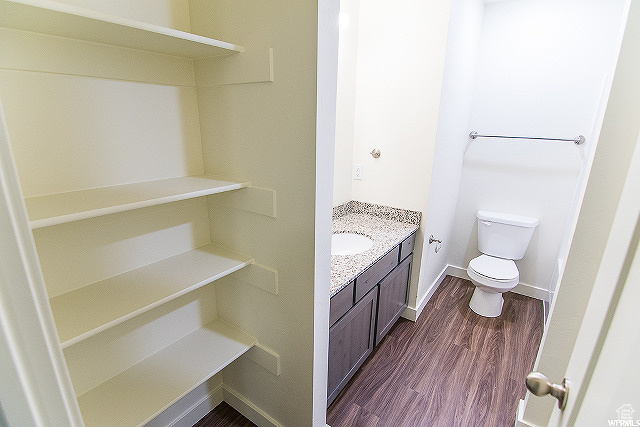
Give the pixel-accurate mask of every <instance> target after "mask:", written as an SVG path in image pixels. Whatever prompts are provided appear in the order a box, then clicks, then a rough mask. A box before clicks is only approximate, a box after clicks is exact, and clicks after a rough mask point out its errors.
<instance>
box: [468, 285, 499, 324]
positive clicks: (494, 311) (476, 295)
mask: <svg viewBox="0 0 640 427" xmlns="http://www.w3.org/2000/svg"><path fill="white" fill-rule="evenodd" d="M502 304H504V299H503V298H502V294H501V293H500V292H486V291H484V290H482V289H480V288H479V287H477V286H476V290H475V291H473V296H472V297H471V301H469V308H471V310H473V311H474V312H475V313H477V314H479V315H480V316H484V317H498V316H500V314H501V313H502Z"/></svg>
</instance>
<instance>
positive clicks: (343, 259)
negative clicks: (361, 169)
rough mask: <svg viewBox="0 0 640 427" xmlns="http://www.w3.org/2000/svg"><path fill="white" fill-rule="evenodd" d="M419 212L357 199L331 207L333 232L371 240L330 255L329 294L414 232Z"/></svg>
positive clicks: (332, 293)
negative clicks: (352, 251)
mask: <svg viewBox="0 0 640 427" xmlns="http://www.w3.org/2000/svg"><path fill="white" fill-rule="evenodd" d="M421 216H422V214H421V213H420V212H417V211H410V210H406V209H396V208H391V207H387V206H380V205H374V204H370V203H363V202H357V201H351V202H347V203H345V204H343V205H340V206H337V207H335V208H333V233H357V234H362V235H365V236H367V237H369V238H370V239H371V240H373V246H372V247H371V249H369V250H367V251H365V252H362V253H359V254H356V255H332V256H331V296H334V295H335V294H337V293H338V292H340V291H341V290H342V289H343V288H344V287H345V286H346V285H348V284H349V282H351V281H352V280H353V279H355V278H356V277H357V276H358V275H359V274H360V273H362V272H363V271H364V270H366V269H367V268H368V267H369V266H371V265H373V264H374V263H375V262H376V261H378V260H379V259H380V258H382V257H383V256H384V255H386V254H387V253H388V252H389V251H390V250H391V249H393V248H394V247H395V246H396V245H398V244H399V243H401V242H402V241H403V240H404V239H406V238H407V237H409V236H410V235H411V234H412V233H413V232H415V231H416V230H417V229H418V227H419V225H420V219H421Z"/></svg>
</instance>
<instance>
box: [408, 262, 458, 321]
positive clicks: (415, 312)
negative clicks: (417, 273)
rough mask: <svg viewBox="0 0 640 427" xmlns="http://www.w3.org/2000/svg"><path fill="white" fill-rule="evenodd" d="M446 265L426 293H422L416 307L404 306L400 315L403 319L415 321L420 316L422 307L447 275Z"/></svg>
mask: <svg viewBox="0 0 640 427" xmlns="http://www.w3.org/2000/svg"><path fill="white" fill-rule="evenodd" d="M448 267H449V266H446V267H445V268H443V269H442V271H441V272H440V274H439V275H438V278H437V279H436V280H434V282H433V283H432V284H431V287H430V288H429V290H428V291H427V293H426V294H424V296H423V297H422V299H421V300H420V302H419V303H418V305H417V306H416V307H407V308H405V310H404V312H403V313H402V317H404V318H405V319H408V320H411V321H412V322H415V321H417V320H418V317H420V314H421V313H422V310H424V307H425V306H426V305H427V303H428V302H429V300H430V299H431V297H432V296H433V294H434V293H435V292H436V290H437V289H438V286H440V284H441V283H442V281H443V280H444V278H445V277H447V268H448Z"/></svg>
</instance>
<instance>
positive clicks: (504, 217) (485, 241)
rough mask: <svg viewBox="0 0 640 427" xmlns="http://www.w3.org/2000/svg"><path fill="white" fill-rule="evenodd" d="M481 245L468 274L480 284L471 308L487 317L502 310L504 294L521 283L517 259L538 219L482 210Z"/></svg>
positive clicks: (479, 218)
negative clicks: (479, 253)
mask: <svg viewBox="0 0 640 427" xmlns="http://www.w3.org/2000/svg"><path fill="white" fill-rule="evenodd" d="M476 217H477V218H478V249H479V250H480V252H481V253H482V255H480V256H479V257H476V258H474V259H472V260H471V262H469V267H468V268H467V274H468V276H469V278H470V279H471V281H472V282H473V284H474V285H475V286H476V289H475V291H473V296H472V297H471V301H470V302H469V307H470V308H471V310H473V311H474V312H476V313H477V314H479V315H481V316H485V317H498V316H500V314H501V313H502V305H503V304H504V299H503V298H502V294H503V293H504V292H509V291H510V290H512V289H513V288H515V287H516V286H517V285H518V282H519V281H520V272H519V271H518V267H516V263H515V262H514V261H513V260H517V259H522V258H523V257H524V254H525V252H526V250H527V247H528V246H529V242H530V241H531V237H532V236H533V231H534V229H535V228H536V227H537V226H538V219H537V218H531V217H526V216H520V215H512V214H506V213H502V212H489V211H478V213H477V215H476Z"/></svg>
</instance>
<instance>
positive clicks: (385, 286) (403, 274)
mask: <svg viewBox="0 0 640 427" xmlns="http://www.w3.org/2000/svg"><path fill="white" fill-rule="evenodd" d="M412 259H413V257H412V256H410V257H408V258H406V259H405V260H404V261H402V263H400V265H399V266H398V267H396V269H395V270H393V271H392V272H391V273H389V275H388V276H387V277H385V278H384V279H383V280H382V282H380V286H379V288H380V295H379V297H378V325H377V327H376V345H378V343H379V342H380V341H382V338H384V336H385V335H386V334H387V332H389V329H391V327H392V326H393V325H394V324H395V323H396V320H398V318H399V317H400V315H401V314H402V312H403V311H404V309H405V308H406V307H407V297H408V294H409V277H410V276H411V260H412Z"/></svg>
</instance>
